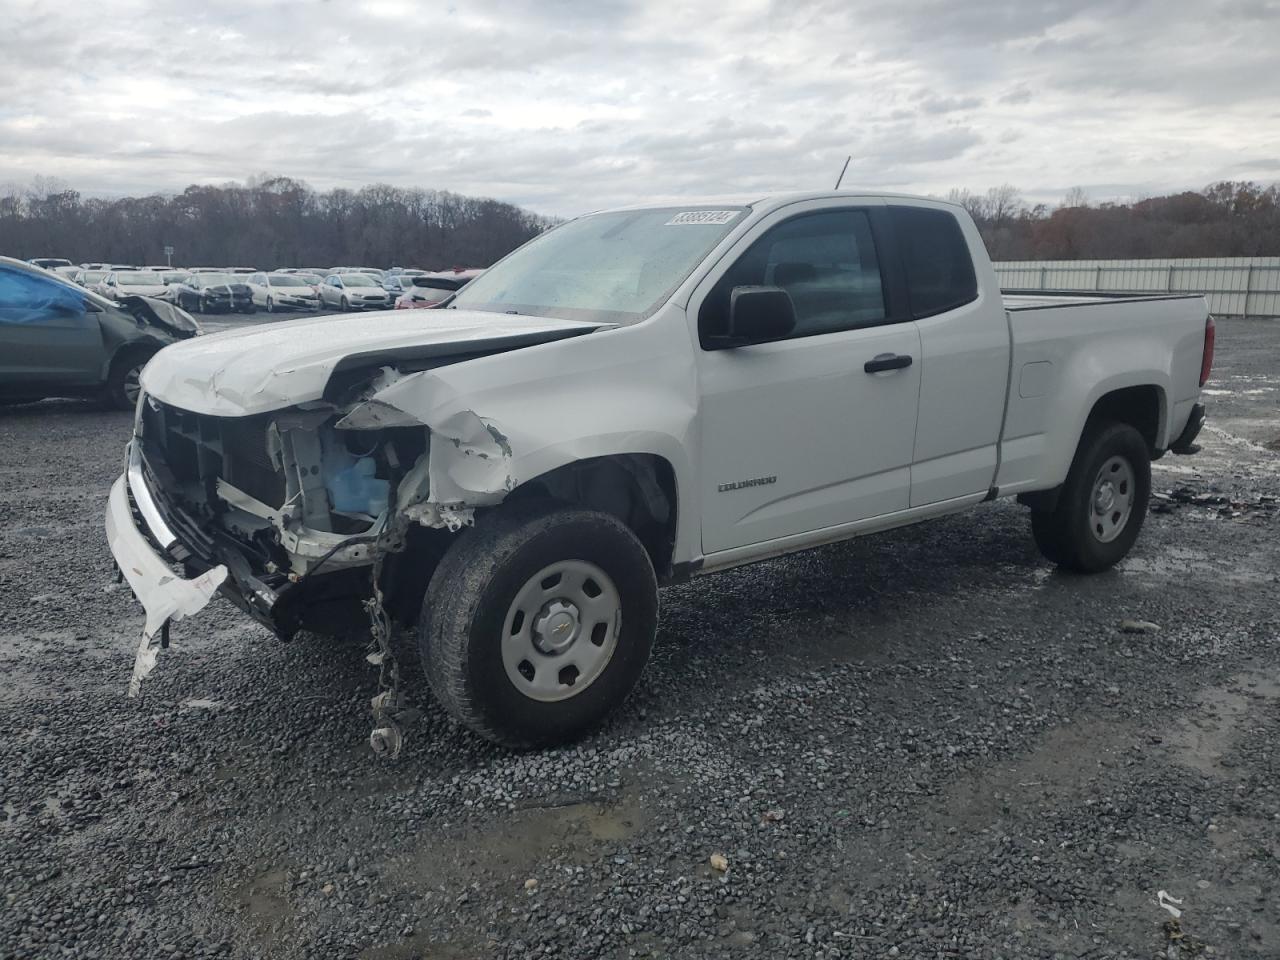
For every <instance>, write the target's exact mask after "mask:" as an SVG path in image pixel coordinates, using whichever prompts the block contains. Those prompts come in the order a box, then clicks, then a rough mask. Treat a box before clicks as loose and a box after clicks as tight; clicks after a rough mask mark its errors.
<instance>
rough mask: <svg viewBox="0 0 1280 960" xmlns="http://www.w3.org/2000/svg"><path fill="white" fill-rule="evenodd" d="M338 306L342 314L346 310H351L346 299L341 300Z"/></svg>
mask: <svg viewBox="0 0 1280 960" xmlns="http://www.w3.org/2000/svg"><path fill="white" fill-rule="evenodd" d="M339 305H340V306H341V307H342V312H343V313H346V312H347V311H348V310H350V309H351V304H350V303H349V302H348V301H347V298H346V297H343V298H342V300H341V301H340V302H339Z"/></svg>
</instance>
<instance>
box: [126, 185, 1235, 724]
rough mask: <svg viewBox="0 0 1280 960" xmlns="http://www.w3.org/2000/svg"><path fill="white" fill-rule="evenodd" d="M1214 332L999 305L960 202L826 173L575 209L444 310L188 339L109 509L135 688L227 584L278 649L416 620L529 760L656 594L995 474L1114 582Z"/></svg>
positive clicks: (644, 616) (460, 688)
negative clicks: (786, 187) (707, 194)
mask: <svg viewBox="0 0 1280 960" xmlns="http://www.w3.org/2000/svg"><path fill="white" fill-rule="evenodd" d="M1213 331H1214V327H1213V321H1212V319H1211V318H1210V317H1209V316H1208V313H1207V310H1206V307H1205V303H1204V301H1203V299H1202V298H1200V297H1198V296H1132V297H1123V298H1122V297H1106V296H1081V295H1061V296H1054V295H1045V294H1036V295H1034V296H1030V295H1028V296H1018V295H1002V294H1001V291H1000V289H999V286H998V284H997V281H996V277H995V274H994V272H993V271H992V268H991V265H990V263H989V261H988V259H987V256H986V253H985V251H984V249H983V244H982V240H981V238H980V237H979V235H978V232H977V230H976V228H975V227H974V224H973V223H972V221H971V220H970V218H969V217H968V216H967V215H966V214H965V212H964V211H963V210H962V209H961V208H959V207H957V206H953V205H951V204H947V203H942V202H939V201H935V200H926V199H919V198H911V197H899V196H885V195H860V194H853V193H820V194H803V195H783V196H773V197H766V198H756V199H749V200H742V201H733V202H726V201H716V202H712V203H703V202H694V203H678V204H664V205H661V206H641V207H634V208H628V209H622V210H612V211H608V212H604V213H597V214H593V215H590V216H584V217H581V218H579V219H576V220H572V221H570V222H567V223H565V224H563V225H561V226H558V227H556V228H555V229H553V230H550V231H548V232H546V233H544V234H542V235H541V236H539V237H537V238H536V239H534V240H532V241H530V242H529V243H528V244H526V245H525V246H523V247H521V248H519V249H518V250H516V251H515V252H514V253H512V254H510V255H509V256H507V257H506V258H505V259H503V260H501V261H500V262H499V263H497V264H496V265H495V266H493V267H492V268H491V269H489V270H488V271H487V272H485V273H484V274H482V275H481V276H480V277H479V278H477V279H476V280H474V281H472V283H471V284H469V285H468V286H467V287H465V288H464V289H463V290H461V291H460V292H458V293H457V294H456V295H455V296H453V297H452V298H451V300H449V301H446V304H445V306H444V308H443V309H438V310H432V311H412V312H409V311H397V312H395V313H394V314H387V315H385V316H380V317H377V318H374V319H370V318H369V317H367V316H363V315H361V316H340V317H327V318H316V319H306V320H298V321H293V322H288V323H276V324H272V325H270V326H259V327H253V328H249V329H244V330H239V331H234V332H228V333H222V334H218V335H214V336H206V337H201V338H198V339H195V340H190V341H187V342H184V343H178V344H175V345H173V346H170V347H167V348H165V349H164V350H163V351H161V352H160V353H159V354H158V355H157V356H156V357H155V359H153V360H152V361H151V363H150V364H149V365H148V366H147V367H146V370H145V372H144V374H143V377H142V387H143V395H142V397H141V399H140V402H139V404H138V409H137V418H136V424H135V429H134V436H133V440H132V442H131V443H130V444H129V448H128V453H127V465H126V470H125V474H124V475H123V476H122V477H121V478H120V479H119V480H118V481H117V482H116V484H115V486H114V487H113V488H112V491H111V497H110V503H109V506H108V512H107V521H106V522H107V534H108V538H109V540H110V544H111V549H112V551H113V553H114V555H115V558H116V561H117V563H118V565H119V567H120V570H121V571H122V572H123V574H124V576H125V577H126V578H127V579H128V581H129V584H130V586H131V587H132V588H133V591H134V593H135V594H136V595H137V596H138V598H139V599H140V600H141V601H142V604H143V606H144V607H145V609H146V614H147V616H146V625H145V627H144V630H143V636H142V640H141V643H140V646H139V655H138V661H137V665H136V667H135V674H134V682H133V684H132V685H131V686H132V689H133V690H134V692H136V690H137V685H138V682H139V681H140V680H141V678H142V676H144V675H145V673H146V672H147V671H148V670H149V669H150V667H151V666H152V665H153V663H154V660H155V656H156V652H157V648H158V647H159V646H161V645H162V644H164V643H166V642H167V637H168V623H169V621H170V620H171V619H175V618H178V617H181V616H185V615H190V614H193V613H195V612H196V611H197V610H199V609H200V608H201V607H203V606H204V605H205V604H206V603H207V602H208V600H209V599H210V597H211V596H212V595H213V594H214V593H215V592H219V591H220V592H221V593H223V594H224V595H225V596H227V597H228V598H229V599H231V600H232V601H234V602H235V603H236V604H238V605H239V606H240V607H241V608H243V609H244V610H245V611H246V612H247V613H249V614H250V615H251V616H253V617H254V618H256V619H257V620H259V621H261V622H262V623H264V624H267V625H269V626H270V627H271V628H272V629H273V630H275V631H276V632H277V633H278V634H280V635H281V636H282V637H289V636H291V635H293V634H294V633H296V632H298V631H299V630H304V629H310V630H320V631H333V630H336V629H339V627H340V626H341V625H343V624H349V623H351V622H352V617H354V618H355V620H356V622H358V623H362V624H363V625H364V627H365V628H366V629H368V627H369V623H370V621H371V620H372V623H373V634H374V636H375V638H378V639H379V643H380V644H381V645H382V647H383V651H382V652H383V653H384V654H385V656H386V657H388V658H389V657H391V656H392V654H393V652H392V650H391V649H389V645H388V644H387V643H386V640H385V636H386V634H388V633H389V632H390V631H391V629H393V625H394V624H396V623H398V624H400V625H402V626H403V627H404V628H406V629H408V628H412V629H414V630H416V635H417V637H418V641H419V645H420V650H421V656H422V659H423V662H424V665H425V670H426V674H427V677H428V679H429V681H430V684H431V687H432V689H433V690H434V692H435V694H436V696H437V698H438V699H439V700H440V702H441V703H442V704H443V705H444V706H445V707H446V708H447V709H448V710H449V711H450V712H451V713H452V714H453V715H454V716H456V717H457V718H458V719H459V720H461V721H462V722H463V723H465V724H467V725H468V726H470V727H471V728H472V729H474V730H475V731H477V732H478V733H480V734H481V735H483V736H486V737H489V738H491V739H493V740H495V741H498V742H500V743H503V744H508V745H511V746H516V747H528V746H535V745H542V744H550V743H555V742H560V741H564V740H567V739H570V738H572V737H574V736H576V735H578V734H581V733H582V732H583V731H585V730H587V729H588V728H590V727H591V726H592V725H593V724H595V723H597V722H598V721H599V720H600V719H601V718H602V717H603V716H604V715H605V714H606V713H607V712H608V711H609V710H610V709H612V708H613V707H615V706H616V705H617V704H618V703H619V702H620V701H622V700H623V699H624V698H625V697H626V695H627V694H628V692H629V691H630V690H631V689H632V687H633V686H634V685H635V683H636V681H637V679H638V678H639V676H640V674H641V671H642V670H643V667H644V664H645V661H646V658H647V657H648V655H649V651H650V647H651V645H652V643H653V640H654V634H655V631H656V628H657V622H658V587H659V586H661V585H663V584H667V583H672V582H676V581H681V580H684V579H686V578H688V577H691V576H694V575H700V574H705V573H711V572H714V571H717V570H723V569H725V568H727V567H733V566H736V565H739V564H743V563H748V562H751V561H755V560H761V559H764V558H767V557H773V556H777V555H779V554H783V553H788V552H790V551H794V550H802V549H805V548H807V547H812V546H814V545H817V544H823V543H829V542H831V541H835V540H841V539H845V538H848V537H855V536H861V535H864V534H869V533H875V532H878V531H881V530H886V529H889V528H891V527H898V526H902V525H903V524H908V523H915V522H916V521H920V520H927V519H930V518H932V517H937V516H941V515H944V514H949V513H954V512H956V511H958V510H964V509H967V508H969V507H972V506H975V505H977V504H979V503H982V502H984V501H988V500H994V499H995V498H997V497H1008V496H1017V497H1018V498H1019V500H1020V501H1021V502H1023V503H1024V504H1026V505H1027V506H1029V507H1030V508H1031V530H1032V533H1033V535H1034V537H1035V540H1036V542H1037V544H1038V545H1039V547H1040V549H1041V550H1042V551H1043V553H1044V554H1045V556H1046V557H1048V558H1049V559H1050V560H1052V561H1054V562H1056V563H1058V564H1060V565H1062V566H1064V567H1068V568H1070V569H1073V570H1077V571H1081V572H1086V573H1087V572H1094V571H1098V570H1102V569H1105V568H1107V567H1109V566H1111V565H1112V564H1114V563H1115V562H1116V561H1118V560H1120V559H1121V558H1122V557H1123V556H1124V555H1125V554H1126V553H1127V552H1128V550H1129V549H1130V547H1131V546H1132V545H1133V542H1134V539H1135V538H1136V537H1137V535H1138V531H1139V529H1140V528H1141V526H1142V521H1143V518H1144V515H1145V514H1146V511H1147V500H1148V495H1149V491H1150V484H1151V481H1150V461H1151V460H1152V459H1153V458H1156V457H1159V456H1162V455H1163V454H1165V453H1166V452H1167V451H1173V452H1174V453H1192V452H1194V451H1195V450H1196V449H1197V448H1196V447H1195V445H1194V440H1195V437H1196V434H1197V432H1198V431H1199V429H1200V427H1201V424H1202V423H1203V420H1204V408H1203V406H1202V405H1201V404H1200V403H1199V395H1200V387H1201V386H1202V385H1203V384H1204V382H1205V380H1206V378H1207V377H1208V371H1209V366H1210V363H1211V360H1212V352H1213ZM178 570H180V571H181V575H178V574H177V573H176V571H178ZM188 578H189V579H188ZM376 659H378V658H375V660H376ZM385 662H386V661H385V660H384V665H385ZM397 696H398V694H397ZM395 702H396V701H395V699H394V698H392V699H391V700H388V699H386V698H383V699H382V704H383V706H384V707H387V706H388V704H390V705H391V707H390V708H389V709H388V710H387V711H386V715H391V714H393V713H394V704H395ZM376 710H377V706H376V704H375V712H376ZM386 715H384V717H383V720H384V721H385V719H386Z"/></svg>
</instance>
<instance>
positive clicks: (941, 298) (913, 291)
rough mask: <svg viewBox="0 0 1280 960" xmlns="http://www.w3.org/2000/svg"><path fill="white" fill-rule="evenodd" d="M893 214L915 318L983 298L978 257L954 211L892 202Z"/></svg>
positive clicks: (929, 315) (894, 230)
mask: <svg viewBox="0 0 1280 960" xmlns="http://www.w3.org/2000/svg"><path fill="white" fill-rule="evenodd" d="M889 216H890V218H891V220H892V222H893V232H894V234H895V236H896V237H897V241H898V248H899V250H901V252H902V265H903V268H904V269H905V270H906V274H907V292H908V295H909V296H910V298H911V315H912V316H913V317H915V318H916V319H917V320H918V319H920V318H921V317H932V316H933V315H934V314H937V313H943V312H945V311H947V310H954V309H955V308H956V307H959V306H963V305H964V304H966V303H970V302H972V301H973V300H976V299H978V280H977V277H976V276H975V275H974V272H973V258H972V257H970V256H969V245H968V244H967V243H965V239H964V234H963V233H961V231H960V224H959V223H958V222H957V221H956V218H955V217H954V216H953V215H952V214H950V213H948V212H947V211H945V210H930V209H927V208H924V207H894V206H891V207H889Z"/></svg>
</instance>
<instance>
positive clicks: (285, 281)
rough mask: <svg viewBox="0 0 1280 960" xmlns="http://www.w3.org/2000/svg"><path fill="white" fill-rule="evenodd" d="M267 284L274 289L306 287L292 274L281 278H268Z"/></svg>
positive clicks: (282, 275) (286, 274) (283, 275)
mask: <svg viewBox="0 0 1280 960" xmlns="http://www.w3.org/2000/svg"><path fill="white" fill-rule="evenodd" d="M267 283H268V284H269V285H270V286H273V287H305V286H306V284H305V283H303V282H302V280H301V279H300V278H299V277H295V276H294V275H293V274H291V273H285V274H281V275H280V276H278V277H277V276H271V277H267Z"/></svg>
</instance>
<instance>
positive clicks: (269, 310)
mask: <svg viewBox="0 0 1280 960" xmlns="http://www.w3.org/2000/svg"><path fill="white" fill-rule="evenodd" d="M275 312H276V305H275V301H273V300H272V299H271V298H270V297H267V313H275Z"/></svg>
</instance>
